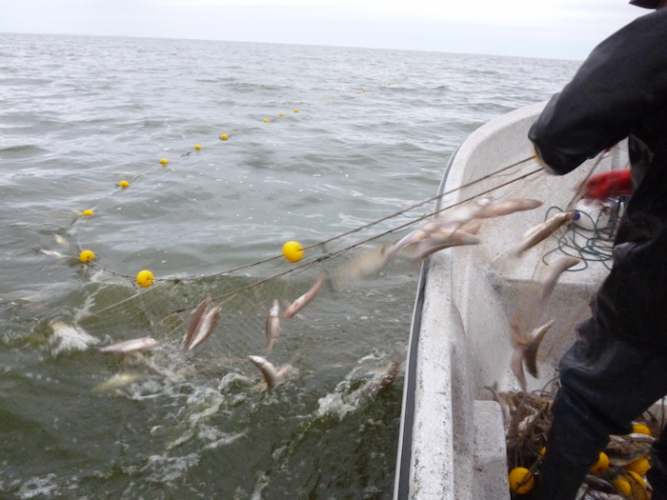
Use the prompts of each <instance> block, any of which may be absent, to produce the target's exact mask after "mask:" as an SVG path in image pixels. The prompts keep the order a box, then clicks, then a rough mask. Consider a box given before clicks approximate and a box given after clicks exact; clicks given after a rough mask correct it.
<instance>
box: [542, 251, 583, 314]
mask: <svg viewBox="0 0 667 500" xmlns="http://www.w3.org/2000/svg"><path fill="white" fill-rule="evenodd" d="M580 263H581V260H580V259H577V258H576V257H569V256H566V257H561V258H559V259H557V260H555V261H554V262H552V263H551V264H549V265H548V266H547V268H546V269H545V270H544V274H543V277H542V285H541V287H540V294H539V297H540V300H541V301H542V302H544V303H546V302H547V301H548V300H549V297H551V294H552V293H553V291H554V288H555V287H556V282H557V281H558V278H560V275H561V274H563V273H564V272H565V271H567V270H568V269H570V268H571V267H574V266H576V265H577V264H580Z"/></svg>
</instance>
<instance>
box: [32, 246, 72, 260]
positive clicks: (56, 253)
mask: <svg viewBox="0 0 667 500" xmlns="http://www.w3.org/2000/svg"><path fill="white" fill-rule="evenodd" d="M39 251H40V252H41V253H43V254H44V255H48V256H49V257H55V258H56V259H60V260H65V259H66V258H67V256H66V255H64V254H63V253H62V252H59V251H58V250H46V249H44V248H40V249H39Z"/></svg>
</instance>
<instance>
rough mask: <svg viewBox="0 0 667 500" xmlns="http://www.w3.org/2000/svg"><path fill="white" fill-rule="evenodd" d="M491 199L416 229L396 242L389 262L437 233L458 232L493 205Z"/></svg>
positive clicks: (455, 209) (481, 200)
mask: <svg viewBox="0 0 667 500" xmlns="http://www.w3.org/2000/svg"><path fill="white" fill-rule="evenodd" d="M491 201H492V200H491V198H481V199H480V200H474V201H471V202H470V203H466V204H465V205H460V206H457V207H454V208H451V209H448V210H447V213H445V214H444V215H441V216H439V217H436V218H435V219H433V220H430V221H428V222H427V223H426V224H424V225H423V226H422V227H420V228H417V229H415V230H414V231H412V232H411V233H409V234H408V235H407V236H405V237H403V238H402V239H400V240H399V241H398V242H396V243H395V244H394V245H393V246H392V247H391V248H390V249H389V251H388V253H387V260H391V259H393V258H394V257H396V255H398V254H399V253H400V252H401V251H402V250H403V249H404V248H406V247H408V246H411V245H414V244H417V243H419V242H420V241H422V240H425V239H427V238H429V237H430V236H431V235H432V234H434V233H437V232H443V231H449V232H450V233H451V232H452V231H456V230H457V229H459V228H461V227H462V226H464V225H465V224H467V223H469V222H471V221H473V220H474V219H476V218H477V217H478V215H479V214H480V213H482V211H483V210H484V209H485V208H486V207H487V206H488V205H489V204H490V203H491Z"/></svg>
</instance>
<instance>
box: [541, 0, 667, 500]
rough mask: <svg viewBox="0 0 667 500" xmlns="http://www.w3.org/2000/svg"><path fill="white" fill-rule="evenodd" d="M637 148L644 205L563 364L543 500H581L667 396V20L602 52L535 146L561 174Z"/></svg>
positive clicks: (654, 473) (658, 450)
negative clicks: (615, 440)
mask: <svg viewBox="0 0 667 500" xmlns="http://www.w3.org/2000/svg"><path fill="white" fill-rule="evenodd" d="M626 137H628V145H629V149H630V160H631V167H632V178H633V184H634V187H635V191H634V194H633V196H632V198H631V199H630V202H629V204H628V207H627V213H626V215H625V216H624V218H623V220H622V221H621V225H620V227H619V231H618V234H617V237H616V241H615V248H614V265H613V269H612V271H611V273H610V274H609V276H608V278H607V279H606V280H605V282H604V283H603V284H602V286H601V287H600V290H599V291H598V293H597V296H596V297H595V299H594V301H593V303H592V317H591V319H589V320H588V321H586V322H584V323H582V324H581V325H579V327H578V332H579V335H580V337H579V340H578V341H577V342H576V343H575V344H574V346H573V347H572V348H571V349H570V350H569V351H568V353H567V354H566V355H565V356H564V357H563V359H562V360H561V363H560V381H561V387H562V388H561V390H560V391H559V393H558V396H557V397H556V401H555V402H554V406H553V415H554V421H553V425H552V428H551V431H550V432H549V435H548V443H547V453H546V456H545V459H544V463H543V465H542V467H541V474H540V475H541V481H540V484H541V487H540V491H539V498H540V499H542V500H553V499H559V500H571V499H573V498H575V495H576V492H577V489H578V488H579V486H580V484H581V483H582V481H583V479H584V477H585V475H586V473H587V471H588V470H589V468H590V467H591V466H592V465H593V464H594V463H595V462H596V461H597V459H598V456H599V452H600V451H601V450H603V449H604V447H605V446H606V444H607V442H608V440H609V437H608V436H609V434H627V433H628V432H630V429H631V427H630V423H631V421H632V420H634V419H635V418H637V417H638V416H639V415H641V413H643V412H644V411H645V410H646V409H647V408H648V407H649V406H650V405H651V404H652V403H654V402H655V401H656V400H658V399H659V398H661V397H662V396H664V395H666V394H667V9H661V10H658V11H656V12H654V13H651V14H648V15H646V16H642V17H640V18H639V19H637V20H635V21H633V22H632V23H630V24H629V25H628V26H626V27H625V28H623V29H621V30H620V31H618V32H617V33H615V34H614V35H612V36H611V37H609V38H608V39H606V40H605V41H604V42H602V43H601V44H600V45H599V46H598V47H596V49H595V50H594V51H593V52H592V53H591V55H590V56H589V57H588V59H587V60H586V61H585V62H584V64H583V65H582V66H581V68H580V69H579V71H578V72H577V74H576V75H575V77H574V79H573V80H572V82H570V83H569V84H568V85H567V86H566V87H565V88H564V89H563V91H562V92H561V93H560V94H557V95H555V96H554V97H553V98H552V99H551V100H550V101H549V103H548V104H547V107H546V108H545V110H544V111H543V113H542V114H541V116H540V117H539V119H538V120H537V121H536V122H535V123H534V124H533V126H532V127H531V129H530V132H529V138H530V139H531V140H532V141H533V143H534V144H535V149H536V151H537V152H538V154H539V156H540V158H541V159H542V160H543V161H544V163H545V164H546V165H547V166H548V167H549V168H550V169H551V170H552V171H553V173H555V174H558V175H563V174H566V173H568V172H570V171H572V170H573V169H575V168H576V167H578V166H579V165H581V163H582V162H583V161H585V160H586V159H587V158H592V157H594V156H596V155H597V154H598V153H600V152H601V151H604V150H605V149H607V148H609V147H611V146H613V145H615V144H616V143H618V142H619V141H621V140H622V139H624V138H626ZM648 479H649V482H650V483H651V485H652V486H653V488H654V490H655V493H654V495H653V500H666V499H667V435H666V433H663V435H662V436H661V437H660V439H659V441H658V442H657V443H656V444H655V445H654V447H653V459H652V468H651V470H650V471H649V473H648Z"/></svg>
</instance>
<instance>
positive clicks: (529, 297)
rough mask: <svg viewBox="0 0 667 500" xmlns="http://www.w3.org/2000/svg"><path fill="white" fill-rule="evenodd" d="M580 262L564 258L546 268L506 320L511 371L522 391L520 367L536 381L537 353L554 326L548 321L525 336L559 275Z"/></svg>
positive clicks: (523, 380) (543, 307)
mask: <svg viewBox="0 0 667 500" xmlns="http://www.w3.org/2000/svg"><path fill="white" fill-rule="evenodd" d="M580 262H581V260H579V259H577V258H575V257H569V256H565V257H560V258H558V259H556V260H555V261H554V262H552V263H551V264H549V265H548V266H547V267H546V268H545V269H544V271H543V272H542V276H541V279H540V281H539V283H538V287H539V288H538V290H534V289H530V290H528V292H526V294H525V295H524V299H523V300H522V303H521V305H520V306H519V308H518V310H517V311H516V312H515V313H514V315H513V316H512V318H511V319H510V328H511V331H512V343H513V345H514V350H513V351H512V358H511V367H512V372H513V373H514V375H515V376H516V377H517V379H518V380H519V383H520V384H521V387H522V389H523V390H524V391H525V390H526V377H525V375H524V373H523V365H524V364H525V366H526V369H527V370H528V373H530V374H531V375H532V376H533V377H537V350H538V349H539V347H540V343H541V342H542V339H543V338H544V336H545V334H546V333H547V331H548V330H549V328H550V327H551V326H552V325H553V323H554V322H553V320H551V321H549V322H548V323H545V324H543V325H542V326H539V327H537V328H534V329H533V330H532V331H531V333H527V332H528V331H530V329H531V328H532V325H534V324H535V323H537V322H538V321H539V320H540V318H541V317H542V315H543V314H544V311H545V310H546V306H547V302H548V301H549V298H550V297H551V295H552V293H553V291H554V288H555V287H556V282H557V281H558V278H559V277H560V276H561V274H563V273H564V272H565V271H566V270H567V269H570V268H571V267H573V266H575V265H577V264H579V263H580Z"/></svg>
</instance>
